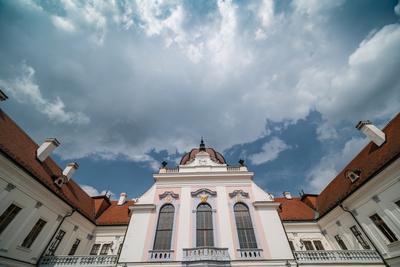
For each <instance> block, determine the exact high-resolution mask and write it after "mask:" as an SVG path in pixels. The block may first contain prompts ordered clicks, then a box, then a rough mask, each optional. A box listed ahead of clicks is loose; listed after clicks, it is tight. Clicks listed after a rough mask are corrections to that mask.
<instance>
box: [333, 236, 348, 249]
mask: <svg viewBox="0 0 400 267" xmlns="http://www.w3.org/2000/svg"><path fill="white" fill-rule="evenodd" d="M335 239H336V242H337V243H338V245H339V247H340V248H341V249H342V250H347V246H346V244H345V243H344V242H343V240H342V238H341V237H340V235H335Z"/></svg>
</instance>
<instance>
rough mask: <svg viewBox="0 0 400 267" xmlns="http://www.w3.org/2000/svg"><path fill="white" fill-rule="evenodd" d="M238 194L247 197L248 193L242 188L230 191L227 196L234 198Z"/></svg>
mask: <svg viewBox="0 0 400 267" xmlns="http://www.w3.org/2000/svg"><path fill="white" fill-rule="evenodd" d="M238 195H241V196H242V197H245V198H248V197H249V193H246V192H244V191H243V190H241V189H239V190H235V191H233V192H232V193H229V197H230V198H234V197H236V196H238Z"/></svg>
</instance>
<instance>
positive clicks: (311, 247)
mask: <svg viewBox="0 0 400 267" xmlns="http://www.w3.org/2000/svg"><path fill="white" fill-rule="evenodd" d="M302 242H303V245H304V248H305V249H306V250H307V251H313V250H315V248H314V244H313V242H312V240H302ZM307 244H309V246H307Z"/></svg>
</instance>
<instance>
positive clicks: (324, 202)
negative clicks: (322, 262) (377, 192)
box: [317, 113, 400, 216]
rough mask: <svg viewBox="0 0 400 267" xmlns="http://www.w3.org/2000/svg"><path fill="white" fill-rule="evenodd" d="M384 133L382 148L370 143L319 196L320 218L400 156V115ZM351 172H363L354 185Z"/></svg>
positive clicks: (387, 126) (390, 123)
mask: <svg viewBox="0 0 400 267" xmlns="http://www.w3.org/2000/svg"><path fill="white" fill-rule="evenodd" d="M383 132H385V134H386V142H385V143H384V144H383V145H382V146H381V147H378V146H377V145H375V144H374V143H373V142H370V143H369V144H368V145H367V146H365V147H364V148H363V149H362V150H361V152H360V153H359V154H358V155H357V156H356V157H355V158H354V159H353V160H352V161H351V162H350V163H349V164H348V165H347V166H346V167H345V168H344V169H343V170H342V171H341V172H340V173H339V174H338V175H337V176H336V177H335V178H334V179H333V180H332V182H330V183H329V184H328V186H327V187H326V188H325V189H324V190H323V191H322V192H321V194H319V196H318V199H317V207H318V211H319V213H320V216H323V215H324V214H326V213H327V212H329V211H330V210H331V209H332V208H334V207H336V205H338V203H339V202H340V201H342V200H344V199H345V198H346V197H348V196H349V195H350V194H351V193H353V192H354V191H355V190H357V189H358V188H360V187H361V186H362V185H364V184H365V183H366V182H367V181H369V180H370V179H371V178H373V177H374V176H375V175H376V174H377V173H379V172H380V171H381V170H382V169H383V168H384V167H385V166H386V165H387V164H389V163H390V162H391V161H392V160H395V159H397V158H398V157H399V156H400V113H399V114H397V116H396V117H395V118H394V119H393V120H392V121H390V122H389V124H388V125H386V127H385V128H384V129H383ZM349 170H359V171H361V175H360V178H359V179H357V180H356V181H355V182H354V183H352V182H351V181H350V180H349V179H348V178H346V176H345V175H346V172H347V171H349Z"/></svg>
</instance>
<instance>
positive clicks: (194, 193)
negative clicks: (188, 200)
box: [192, 188, 217, 197]
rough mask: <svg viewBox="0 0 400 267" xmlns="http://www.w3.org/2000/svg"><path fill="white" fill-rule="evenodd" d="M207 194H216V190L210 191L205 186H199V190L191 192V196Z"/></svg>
mask: <svg viewBox="0 0 400 267" xmlns="http://www.w3.org/2000/svg"><path fill="white" fill-rule="evenodd" d="M205 194H206V195H209V196H216V195H217V192H216V191H212V190H210V189H207V188H201V189H199V190H196V191H194V192H192V197H197V196H199V195H205Z"/></svg>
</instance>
